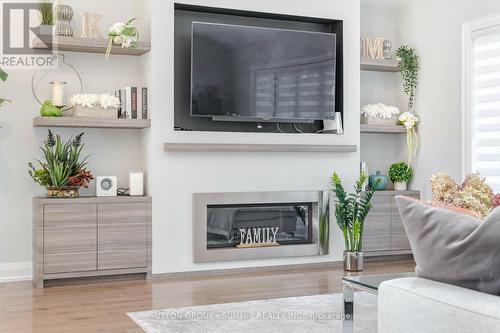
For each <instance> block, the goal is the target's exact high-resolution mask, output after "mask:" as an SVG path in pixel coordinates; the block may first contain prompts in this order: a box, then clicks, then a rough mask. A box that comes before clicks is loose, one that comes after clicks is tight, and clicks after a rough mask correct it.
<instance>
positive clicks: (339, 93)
mask: <svg viewBox="0 0 500 333" xmlns="http://www.w3.org/2000/svg"><path fill="white" fill-rule="evenodd" d="M174 9H175V10H176V11H177V10H180V11H189V12H195V13H211V14H220V15H230V16H240V17H246V18H259V19H270V20H283V21H296V22H305V23H313V24H321V25H323V26H325V27H327V29H328V32H330V33H334V34H336V53H337V54H336V72H335V76H336V77H335V82H336V83H335V99H336V100H335V112H340V113H341V115H342V122H344V119H345V116H344V49H343V44H344V43H343V29H344V27H343V21H342V20H336V19H328V18H319V17H308V16H296V15H287V14H279V13H267V12H255V11H246V10H239V9H229V8H219V7H209V6H199V5H189V4H181V3H174ZM174 81H175V85H176V89H177V82H176V79H174ZM188 111H189V112H190V110H188ZM176 126H177V125H176ZM182 129H183V130H190V128H182ZM194 130H198V129H194ZM244 131H248V130H244Z"/></svg>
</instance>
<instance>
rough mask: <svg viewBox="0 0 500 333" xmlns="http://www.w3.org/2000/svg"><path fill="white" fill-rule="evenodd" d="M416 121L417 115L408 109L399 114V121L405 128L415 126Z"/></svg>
mask: <svg viewBox="0 0 500 333" xmlns="http://www.w3.org/2000/svg"><path fill="white" fill-rule="evenodd" d="M418 121H419V119H418V117H417V116H415V115H414V114H413V113H411V112H409V111H408V112H405V113H403V114H402V115H401V116H399V122H400V123H401V124H403V125H404V127H405V128H406V129H407V130H411V129H414V128H415V127H416V126H417V124H418Z"/></svg>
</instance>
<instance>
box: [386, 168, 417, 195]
mask: <svg viewBox="0 0 500 333" xmlns="http://www.w3.org/2000/svg"><path fill="white" fill-rule="evenodd" d="M412 177H413V169H412V168H411V167H410V166H409V165H408V164H406V163H405V162H398V163H394V164H393V165H391V167H390V168H389V178H390V179H391V181H392V182H393V183H394V190H396V191H406V190H407V189H408V183H409V182H410V181H411V178H412Z"/></svg>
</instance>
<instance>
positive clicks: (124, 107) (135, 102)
mask: <svg viewBox="0 0 500 333" xmlns="http://www.w3.org/2000/svg"><path fill="white" fill-rule="evenodd" d="M115 96H116V97H118V99H119V100H120V104H121V107H120V109H118V118H122V119H148V118H149V110H148V88H143V87H125V88H123V89H120V90H117V91H116V92H115Z"/></svg>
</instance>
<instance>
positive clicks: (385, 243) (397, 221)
mask: <svg viewBox="0 0 500 333" xmlns="http://www.w3.org/2000/svg"><path fill="white" fill-rule="evenodd" d="M396 195H406V196H409V197H412V198H417V199H419V198H420V192H419V191H397V192H396V191H379V192H375V195H374V196H373V201H372V203H373V207H372V209H371V210H370V213H369V214H368V216H367V217H366V220H365V227H364V231H363V251H364V252H365V255H367V256H379V255H397V254H411V249H410V243H409V242H408V238H407V237H406V232H405V230H404V227H403V223H402V221H401V217H400V215H399V212H398V209H397V207H396V201H395V199H394V198H395V196H396Z"/></svg>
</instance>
